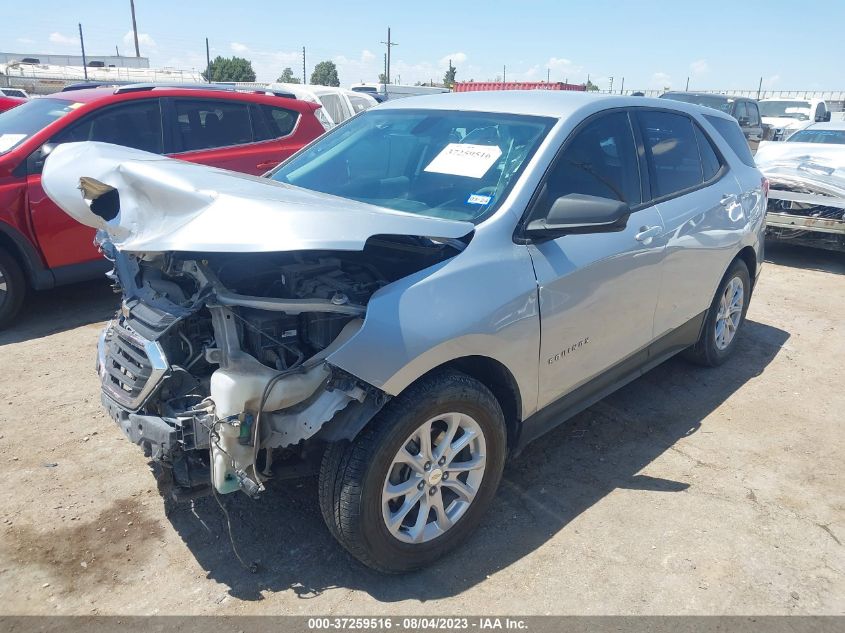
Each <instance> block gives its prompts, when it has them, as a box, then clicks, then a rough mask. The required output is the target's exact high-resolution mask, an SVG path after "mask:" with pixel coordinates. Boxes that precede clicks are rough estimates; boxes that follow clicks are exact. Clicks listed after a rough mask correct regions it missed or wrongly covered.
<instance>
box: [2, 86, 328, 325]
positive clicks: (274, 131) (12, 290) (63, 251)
mask: <svg viewBox="0 0 845 633" xmlns="http://www.w3.org/2000/svg"><path fill="white" fill-rule="evenodd" d="M317 108H319V105H318V104H312V103H308V102H306V101H297V100H294V99H286V98H281V97H277V96H273V95H266V94H257V93H241V92H235V91H233V90H216V89H211V88H179V87H176V88H174V87H170V88H167V87H155V86H149V85H143V86H142V85H133V86H123V87H120V88H117V89H115V88H113V87H112V88H95V89H91V90H77V91H73V92H61V93H57V94H53V95H50V96H48V97H44V98H40V99H31V100H29V101H27V102H26V103H23V104H21V105H19V106H18V107H16V108H13V109H11V110H8V111H6V112H3V113H2V114H0V328H2V327H3V326H5V325H7V324H8V323H9V322H10V321H11V320H12V318H13V317H14V316H15V314H16V313H17V311H18V310H19V309H20V307H21V305H22V303H23V299H24V295H25V294H26V290H27V288H28V287H29V288H34V289H36V290H41V289H45V288H52V287H54V286H58V285H63V284H68V283H73V282H76V281H82V280H84V279H90V278H95V277H97V276H99V275H101V274H102V273H103V272H105V271H106V270H108V268H109V265H108V262H106V261H105V260H104V259H103V258H102V257H101V256H100V254H99V253H98V251H97V248H96V246H94V243H93V237H94V236H93V230H92V229H91V228H89V227H86V226H83V225H81V224H79V223H77V222H76V221H75V220H73V219H71V218H70V216H68V215H67V214H66V213H64V212H63V211H62V210H61V209H59V207H57V206H56V205H55V204H53V202H52V201H51V200H50V199H49V198H48V197H47V196H46V195H45V193H44V190H43V189H42V188H41V169H42V167H43V166H44V161H45V159H46V157H47V155H48V154H49V152H50V151H51V150H52V149H53V147H55V146H56V145H57V144H59V143H68V142H73V141H104V142H107V143H114V144H116V145H126V146H128V147H134V148H137V149H142V150H146V151H148V152H155V153H157V154H167V155H169V156H173V157H176V158H181V159H183V160H187V161H191V162H194V163H202V164H204V165H212V166H215V167H222V168H225V169H232V170H234V171H240V172H245V173H248V174H255V175H257V174H261V173H264V172H265V171H267V170H269V169H270V168H271V167H274V166H275V165H276V164H278V163H279V162H281V161H282V160H284V159H285V158H287V157H288V156H290V155H291V154H293V153H294V152H295V151H297V150H298V149H300V148H301V147H302V146H303V145H305V144H307V143H308V142H310V141H311V140H313V139H315V138H317V137H318V136H320V135H321V134H322V133H323V132H324V131H325V130H324V128H323V126H322V125H321V124H320V122H319V120H318V119H317V117H316V116H315V115H314V111H315V110H316V109H317Z"/></svg>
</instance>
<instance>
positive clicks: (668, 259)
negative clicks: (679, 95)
mask: <svg viewBox="0 0 845 633" xmlns="http://www.w3.org/2000/svg"><path fill="white" fill-rule="evenodd" d="M636 116H637V120H638V124H639V128H640V131H641V134H642V137H643V143H644V146H645V158H646V162H647V164H648V171H649V182H650V184H651V187H650V188H651V197H652V201H653V202H654V203H656V205H657V210H658V211H659V214H660V217H661V219H662V222H663V224H664V226H665V227H666V234H667V242H666V256H665V264H664V267H663V280H662V283H661V287H660V298H659V300H658V302H657V310H656V311H655V315H654V329H655V338H659V337H661V336H663V335H665V334H668V333H669V332H671V331H673V330H675V329H677V328H680V327H681V326H684V325H687V324H690V323H691V324H693V325H694V324H695V319H696V318H697V317H699V316H700V315H701V313H703V312H704V311H705V310H706V309H707V307H708V306H709V305H710V302H711V300H712V299H713V293H714V292H715V290H716V285H717V284H718V282H719V280H720V279H721V277H722V274H723V273H724V272H725V270H726V268H727V265H728V262H729V260H730V258H731V257H733V255H734V253H735V252H736V250H735V249H734V248H732V247H733V245H734V244H735V242H736V240H737V231H738V230H740V229H741V227H742V226H743V225H744V222H743V221H742V220H741V216H742V212H741V208H740V206H739V205H740V194H741V192H740V189H739V186H738V184H737V181H736V179H735V178H734V177H733V175H732V174H731V173H730V169H729V167H728V163H727V161H725V159H724V158H723V157H722V155H721V154H720V153H719V152H718V150H717V149H716V147H715V146H714V144H713V142H712V141H711V140H710V138H709V137H708V135H707V134H706V133H705V132H704V131H703V130H702V129H701V126H700V125H699V124H698V123H697V122H696V121H695V120H694V119H693V118H692V117H690V116H688V115H686V114H684V113H681V112H677V111H664V110H652V109H644V110H639V111H638V112H637V114H636ZM725 121H727V122H728V123H729V124H731V125H736V124H735V123H732V122H731V121H728V120H727V119H725ZM737 135H739V130H737ZM746 151H747V148H746ZM693 325H691V327H693ZM693 329H694V328H693ZM696 337H697V334H696V336H695V337H693V338H696Z"/></svg>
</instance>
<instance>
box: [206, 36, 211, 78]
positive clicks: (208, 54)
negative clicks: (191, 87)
mask: <svg viewBox="0 0 845 633" xmlns="http://www.w3.org/2000/svg"><path fill="white" fill-rule="evenodd" d="M205 80H206V81H207V82H208V83H211V52H210V51H209V49H208V38H205Z"/></svg>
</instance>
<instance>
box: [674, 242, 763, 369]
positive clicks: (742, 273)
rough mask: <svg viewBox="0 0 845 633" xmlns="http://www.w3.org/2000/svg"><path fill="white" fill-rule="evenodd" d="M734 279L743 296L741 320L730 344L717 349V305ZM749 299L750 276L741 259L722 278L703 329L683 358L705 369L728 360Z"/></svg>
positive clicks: (742, 323)
mask: <svg viewBox="0 0 845 633" xmlns="http://www.w3.org/2000/svg"><path fill="white" fill-rule="evenodd" d="M735 278H739V280H740V281H741V282H742V289H743V295H744V296H743V303H742V312H741V318H740V321H739V325H738V326H737V329H736V333H735V334H734V336H733V338H732V339H731V341H730V343H728V345H727V347H726V348H724V349H719V347H718V346H717V345H716V318H717V316H718V314H719V303H720V301H721V299H722V295H723V294H724V293H725V289H726V288H727V287H728V284H729V283H730V282H731V281H732V280H733V279H735ZM750 299H751V276H750V275H749V274H748V266H746V265H745V262H744V261H742V260H741V259H735V260H734V261H733V263H731V265H730V267H729V268H728V271H727V272H726V273H725V276H724V277H722V282H721V283H720V284H719V289H718V290H717V291H716V296H715V297H713V302H712V303H711V304H710V309H709V310H708V311H707V317H706V318H705V320H704V329H703V330H702V332H701V336H700V337H699V339H698V341H697V342H696V344H695V345H693V346H692V347H689V348H687V349H686V350H684V358H686V359H687V360H689V361H691V362H693V363H696V364H697V365H704V366H705V367H718V366H719V365H721V364H722V363H724V362H725V361H726V360H728V358H730V357H731V354H733V352H734V350H735V349H736V342H737V339H738V338H739V335H740V334H741V333H742V326H743V325H744V324H745V314H746V312H748V303H749V301H750Z"/></svg>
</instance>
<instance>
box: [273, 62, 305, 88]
mask: <svg viewBox="0 0 845 633" xmlns="http://www.w3.org/2000/svg"><path fill="white" fill-rule="evenodd" d="M276 81H278V82H280V83H283V84H298V83H300V81H299V77H296V76H294V74H293V70H291V68H290V66H288V67H287V68H285V69H284V70H283V71H282V74H281V75H279V78H278V79H277V80H276Z"/></svg>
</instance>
